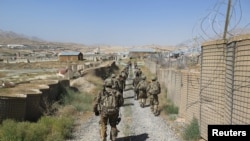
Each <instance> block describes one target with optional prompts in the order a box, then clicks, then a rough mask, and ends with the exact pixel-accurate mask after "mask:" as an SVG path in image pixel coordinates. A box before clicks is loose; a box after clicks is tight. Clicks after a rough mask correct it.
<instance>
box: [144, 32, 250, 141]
mask: <svg viewBox="0 0 250 141" xmlns="http://www.w3.org/2000/svg"><path fill="white" fill-rule="evenodd" d="M201 49H202V53H201V66H200V72H195V71H190V70H174V69H171V68H168V69H162V68H161V69H156V70H152V69H150V70H151V72H153V73H155V72H156V73H157V76H158V78H159V80H160V82H161V84H162V86H165V87H166V88H167V90H168V93H167V95H168V98H170V99H171V100H172V101H173V102H174V103H175V104H176V106H178V107H179V116H180V117H184V118H185V120H186V122H187V123H189V122H190V121H191V120H192V118H193V117H196V118H197V119H198V121H199V126H200V135H201V137H202V138H203V139H205V140H207V133H208V132H207V127H208V125H210V124H246V125H249V124H250V116H249V115H250V106H249V105H250V94H249V93H250V87H249V86H250V81H249V80H250V79H249V78H250V71H249V70H250V34H247V35H240V36H235V37H232V38H230V39H229V40H227V41H226V40H215V41H209V42H205V43H203V44H202V46H201ZM146 61H147V62H145V64H146V66H147V67H148V68H155V65H156V63H155V62H152V61H150V60H146ZM159 68H160V67H159ZM178 101H179V102H178Z"/></svg>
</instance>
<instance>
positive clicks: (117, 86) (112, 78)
mask: <svg viewBox="0 0 250 141" xmlns="http://www.w3.org/2000/svg"><path fill="white" fill-rule="evenodd" d="M111 80H112V87H113V88H114V89H116V90H118V91H119V89H120V88H119V84H118V80H117V78H116V75H115V74H114V73H112V74H111Z"/></svg>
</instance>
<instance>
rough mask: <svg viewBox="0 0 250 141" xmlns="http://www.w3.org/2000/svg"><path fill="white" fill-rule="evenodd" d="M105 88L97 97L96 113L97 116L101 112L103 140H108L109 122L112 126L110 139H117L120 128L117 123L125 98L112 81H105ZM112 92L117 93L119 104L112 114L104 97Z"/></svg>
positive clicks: (95, 102)
mask: <svg viewBox="0 0 250 141" xmlns="http://www.w3.org/2000/svg"><path fill="white" fill-rule="evenodd" d="M104 85H105V86H104V90H103V91H101V92H99V93H98V95H97V97H96V98H95V101H94V109H93V110H94V113H95V115H96V116H98V115H99V114H100V121H99V124H100V136H101V140H102V141H106V137H107V124H108V122H109V124H110V126H111V130H110V140H112V141H115V139H116V137H117V135H118V132H119V130H118V129H117V127H116V125H117V124H118V121H119V108H120V107H121V105H123V102H124V99H123V97H122V95H121V93H120V92H119V91H117V90H115V89H113V88H112V81H111V80H109V81H105V83H104ZM110 92H112V93H113V94H115V100H116V103H117V106H116V107H115V112H114V114H112V115H108V114H107V111H108V110H107V108H106V107H105V105H104V104H103V103H104V101H103V100H104V99H105V97H106V95H105V94H106V93H110Z"/></svg>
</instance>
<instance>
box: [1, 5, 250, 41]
mask: <svg viewBox="0 0 250 141" xmlns="http://www.w3.org/2000/svg"><path fill="white" fill-rule="evenodd" d="M227 2H228V0H0V29H2V30H4V31H13V32H16V33H19V34H24V35H27V36H35V37H38V38H41V39H44V40H47V41H59V42H75V43H82V44H86V45H97V44H107V45H123V46H131V45H151V44H158V45H176V44H179V43H181V42H184V41H186V40H189V39H193V38H195V37H200V36H202V37H204V38H206V37H208V35H206V34H207V33H208V32H211V33H212V34H218V33H217V32H221V31H223V29H224V24H225V23H224V21H225V15H226V7H227ZM232 4H234V5H235V6H234V7H233V8H232V11H233V12H232V15H231V19H232V21H233V23H234V25H237V26H234V25H232V26H231V27H232V28H240V27H242V28H245V27H248V28H249V27H250V25H249V23H250V16H249V13H250V0H232ZM216 6H217V7H216ZM238 21H240V22H238ZM211 25H212V26H211ZM204 31H206V32H207V33H204Z"/></svg>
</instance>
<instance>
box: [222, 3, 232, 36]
mask: <svg viewBox="0 0 250 141" xmlns="http://www.w3.org/2000/svg"><path fill="white" fill-rule="evenodd" d="M230 8H231V0H228V5H227V16H226V22H225V27H224V35H223V39H224V40H225V39H226V36H227V27H228V24H229V15H230Z"/></svg>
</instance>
